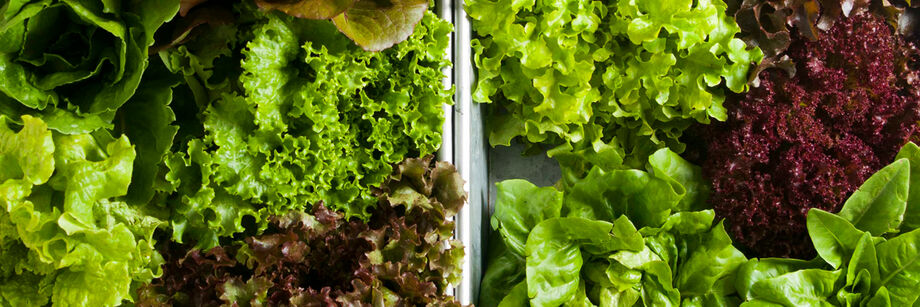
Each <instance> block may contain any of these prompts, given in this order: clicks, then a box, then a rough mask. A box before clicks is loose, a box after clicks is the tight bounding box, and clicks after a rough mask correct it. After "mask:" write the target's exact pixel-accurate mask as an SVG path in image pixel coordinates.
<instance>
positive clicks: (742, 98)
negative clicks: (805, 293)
mask: <svg viewBox="0 0 920 307" xmlns="http://www.w3.org/2000/svg"><path fill="white" fill-rule="evenodd" d="M790 38H791V40H792V44H791V45H790V47H789V48H788V49H787V50H786V51H785V52H784V53H783V55H786V56H788V57H789V58H791V59H792V60H793V61H794V62H795V66H796V70H797V73H796V74H795V75H794V76H792V77H790V76H789V74H787V73H786V72H783V71H779V70H776V69H773V70H768V71H765V72H763V73H762V74H761V75H760V78H761V80H762V84H761V86H760V87H759V88H754V89H752V90H751V91H750V92H748V93H747V94H745V95H736V96H734V97H732V98H730V99H729V101H730V102H729V103H728V104H727V105H726V106H727V108H728V112H729V113H728V114H729V116H728V120H727V121H726V122H724V123H719V124H715V125H712V126H709V127H700V128H699V131H701V132H702V133H700V135H701V136H702V138H701V139H699V140H698V141H696V142H697V151H698V152H702V151H708V153H702V154H700V153H697V154H698V155H701V156H699V157H697V159H699V160H700V161H701V162H702V163H701V164H702V165H703V171H704V174H705V175H706V176H707V177H709V178H710V179H711V181H712V186H713V194H712V195H713V196H712V198H711V202H712V204H713V206H714V208H715V210H716V212H717V214H718V215H720V216H721V217H724V218H725V219H726V223H727V225H728V226H729V232H730V233H731V234H732V235H733V236H734V238H735V240H736V242H739V243H740V244H742V245H744V246H747V247H748V248H750V250H751V251H752V252H753V253H754V254H756V255H758V256H794V257H808V256H812V255H814V250H813V249H812V247H811V245H810V242H809V239H808V236H807V231H806V227H805V216H806V213H807V212H808V210H809V209H810V208H820V209H822V210H826V211H831V212H836V211H838V210H839V209H840V206H841V205H842V203H843V201H844V200H845V199H846V197H847V195H849V194H850V193H851V192H853V191H854V190H855V189H856V188H857V187H858V186H859V185H860V184H861V183H862V182H863V181H865V180H866V179H867V178H868V177H869V176H870V175H871V174H872V173H874V172H875V171H877V170H878V169H879V168H881V167H882V166H884V165H885V164H886V163H888V162H890V161H892V159H893V158H894V157H895V155H896V154H897V152H898V149H899V148H900V147H901V146H902V145H903V144H905V143H906V142H907V141H908V140H909V139H910V138H912V137H915V136H916V135H917V132H918V128H917V121H918V119H920V108H918V101H920V93H918V85H920V79H918V75H917V73H916V71H915V68H916V66H917V60H918V51H917V49H916V48H915V47H914V46H913V45H912V44H911V43H908V42H906V41H905V40H904V39H903V38H902V37H901V36H898V35H896V34H895V33H894V29H893V28H892V27H891V26H890V25H889V24H887V23H886V21H885V19H884V18H882V17H880V16H878V15H874V14H869V13H865V12H862V13H857V14H855V15H851V17H849V18H845V19H841V20H838V21H837V22H836V23H835V24H834V25H833V26H832V27H830V28H829V29H828V30H827V31H824V32H822V33H821V35H820V36H818V39H817V40H816V41H810V40H808V39H807V38H805V37H803V36H802V35H801V34H799V33H798V32H791V36H790ZM691 160H692V158H691Z"/></svg>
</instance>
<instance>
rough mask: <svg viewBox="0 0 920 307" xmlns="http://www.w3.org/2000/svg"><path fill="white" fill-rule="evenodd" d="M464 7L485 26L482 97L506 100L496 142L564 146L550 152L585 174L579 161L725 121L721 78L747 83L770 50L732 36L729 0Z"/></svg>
mask: <svg viewBox="0 0 920 307" xmlns="http://www.w3.org/2000/svg"><path fill="white" fill-rule="evenodd" d="M466 10H467V12H468V14H469V15H470V17H471V18H472V19H473V29H474V30H475V31H476V32H477V33H478V35H479V38H478V39H474V40H473V41H472V46H473V50H474V52H475V63H476V66H477V67H478V80H477V84H476V89H475V92H474V93H473V99H474V100H475V101H477V102H482V103H492V102H494V103H496V106H495V107H493V111H492V114H491V116H490V119H489V122H490V123H489V124H490V125H491V132H490V136H489V140H490V143H491V144H492V145H508V144H509V143H510V141H511V140H512V139H514V138H516V137H519V136H520V137H522V138H523V140H524V141H525V142H526V143H530V144H547V145H551V146H556V145H559V148H556V149H555V150H553V151H551V152H550V154H551V155H553V156H555V157H558V158H560V161H562V163H563V165H564V166H569V165H570V164H568V162H567V161H569V162H571V166H572V167H575V168H578V170H579V171H580V172H582V173H583V172H584V171H586V170H587V169H588V168H589V165H588V166H586V165H583V164H584V163H585V162H579V161H588V163H589V164H593V165H600V166H602V167H604V168H605V169H612V168H614V167H618V166H620V165H622V164H623V163H624V162H625V163H626V164H627V165H628V166H631V167H641V166H642V164H644V161H645V159H646V158H647V157H648V155H650V154H651V153H652V152H654V151H655V150H656V149H659V148H662V147H665V146H667V147H670V148H672V149H674V150H675V151H677V152H681V151H682V150H683V144H682V143H680V142H679V140H678V138H679V137H680V136H681V134H682V132H683V130H684V129H686V128H687V127H688V126H689V125H690V124H692V123H694V122H702V123H708V122H709V121H710V118H714V119H717V120H724V119H725V117H726V114H725V108H724V107H723V106H722V102H723V101H724V99H725V93H724V91H723V89H722V88H723V87H727V88H728V89H729V90H731V91H733V92H742V91H744V90H746V89H747V77H748V70H749V69H750V67H751V65H754V64H757V63H759V61H760V60H761V58H762V57H763V54H762V52H761V51H760V50H759V49H757V48H754V49H750V48H748V47H747V46H746V45H745V43H744V42H743V41H741V40H740V39H737V38H734V36H735V35H736V34H737V33H738V32H739V28H738V25H737V24H735V21H734V20H733V19H732V18H731V17H729V16H727V15H726V14H725V10H726V5H725V3H724V2H723V1H722V0H704V1H690V0H680V1H588V0H555V1H550V0H529V1H528V0H524V1H512V0H473V1H467V5H466ZM573 154H574V155H576V156H578V158H577V159H573V158H572V157H571V155H573Z"/></svg>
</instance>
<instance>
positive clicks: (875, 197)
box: [737, 143, 920, 306]
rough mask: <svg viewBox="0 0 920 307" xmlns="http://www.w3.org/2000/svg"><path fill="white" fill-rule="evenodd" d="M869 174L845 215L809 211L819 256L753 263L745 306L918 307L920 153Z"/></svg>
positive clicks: (746, 269) (743, 283)
mask: <svg viewBox="0 0 920 307" xmlns="http://www.w3.org/2000/svg"><path fill="white" fill-rule="evenodd" d="M897 158H898V160H897V161H895V162H894V163H892V164H890V165H888V166H886V167H885V168H883V169H881V170H879V171H878V172H877V173H875V174H874V175H872V177H870V178H869V180H867V181H866V182H865V183H864V184H863V185H862V186H861V187H860V188H859V190H857V191H856V192H855V193H853V195H852V196H850V198H849V199H847V201H846V204H844V206H843V209H841V211H840V213H838V214H832V213H828V212H827V211H824V210H821V209H811V210H809V211H808V235H809V237H811V241H812V242H813V243H814V247H815V249H816V250H817V251H818V256H819V258H816V259H814V260H812V261H803V260H795V259H783V258H764V259H751V260H750V261H749V262H747V263H745V264H744V265H742V266H741V268H740V269H739V271H738V275H737V289H738V293H739V294H741V295H742V297H743V298H744V299H745V300H746V301H747V302H745V303H744V306H819V305H821V306H827V305H838V306H914V305H916V304H917V302H920V300H918V297H920V292H918V291H917V289H920V229H918V227H920V148H918V147H917V146H916V145H914V144H913V143H909V144H907V145H906V146H905V147H904V148H903V149H902V150H901V152H900V153H898V157H897Z"/></svg>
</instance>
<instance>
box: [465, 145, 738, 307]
mask: <svg viewBox="0 0 920 307" xmlns="http://www.w3.org/2000/svg"><path fill="white" fill-rule="evenodd" d="M647 169H648V172H646V171H641V170H615V171H610V172H608V171H604V170H602V169H600V168H599V167H595V168H592V169H591V171H590V172H589V173H588V175H587V177H585V178H583V179H580V180H576V181H574V182H572V184H571V185H568V186H566V187H565V188H564V190H563V191H557V190H555V189H554V188H551V187H547V188H538V187H536V186H534V185H533V184H531V183H529V182H526V181H523V180H512V181H505V182H502V183H499V184H498V189H499V191H498V199H496V208H495V210H496V214H495V215H493V219H492V226H493V228H495V229H496V230H497V233H498V236H496V237H493V241H492V242H490V252H489V257H488V259H487V263H488V265H487V267H486V273H485V275H484V277H483V282H482V287H481V288H482V289H483V293H484V294H485V295H481V296H480V301H479V305H480V306H520V305H522V304H527V303H529V304H530V305H531V306H559V305H579V306H581V305H600V306H634V305H640V306H667V305H680V304H686V305H705V306H711V305H731V304H737V302H739V301H740V300H741V298H740V297H739V296H737V295H736V294H735V293H736V290H735V287H734V284H733V282H734V277H735V273H736V269H737V268H738V267H739V266H740V265H741V264H742V263H744V262H745V261H746V258H745V257H744V255H743V254H741V252H740V251H738V250H737V249H735V248H734V247H733V246H732V244H731V239H730V238H729V237H728V233H726V231H725V228H724V227H723V225H722V223H715V224H714V223H713V220H714V214H713V212H712V210H701V209H698V208H699V207H700V206H701V205H702V204H704V202H705V192H702V190H705V187H704V186H702V182H703V180H702V177H701V175H700V172H699V169H698V168H696V167H695V166H693V165H692V164H690V163H688V162H687V161H685V160H683V159H682V158H680V157H679V156H678V155H677V154H675V153H673V152H671V151H670V150H668V149H661V150H659V151H657V152H656V153H654V154H653V155H652V158H650V159H649V160H648V166H647ZM694 170H695V171H694ZM522 240H524V242H525V244H524V246H523V250H522V249H521V248H522V247H521V246H519V245H520V244H521V242H522Z"/></svg>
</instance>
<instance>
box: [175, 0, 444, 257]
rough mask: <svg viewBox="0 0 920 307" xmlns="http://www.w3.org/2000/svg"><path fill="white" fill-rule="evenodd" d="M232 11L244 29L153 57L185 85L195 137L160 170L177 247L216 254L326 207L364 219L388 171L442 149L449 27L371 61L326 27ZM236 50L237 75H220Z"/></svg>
mask: <svg viewBox="0 0 920 307" xmlns="http://www.w3.org/2000/svg"><path fill="white" fill-rule="evenodd" d="M238 9H240V10H241V11H242V10H245V11H246V12H248V13H247V14H250V15H253V16H247V14H242V17H241V19H246V18H250V19H251V22H249V23H244V25H243V26H241V27H240V28H238V29H228V28H226V27H215V28H213V33H214V35H202V36H200V37H199V38H198V39H196V40H193V41H190V42H189V44H188V45H186V46H180V47H179V48H177V49H176V51H168V52H165V53H162V54H161V55H163V58H164V59H166V60H167V61H166V62H167V63H168V66H169V67H170V68H171V69H172V70H173V71H176V72H179V73H181V74H182V75H184V76H186V80H187V81H188V83H189V87H190V89H191V91H192V92H193V94H194V102H182V104H184V105H192V106H194V109H197V110H200V111H199V112H200V113H199V114H198V117H199V118H200V123H201V129H202V131H201V132H200V133H201V135H183V133H182V131H180V132H179V134H180V137H181V138H186V139H185V140H182V142H184V143H180V146H177V148H175V149H174V151H173V152H172V153H170V154H169V157H168V158H167V160H166V165H167V166H168V172H166V173H165V181H166V182H168V183H169V185H170V187H169V189H167V190H168V192H169V194H170V195H171V196H170V197H168V199H166V201H165V203H166V206H167V207H169V208H171V209H172V211H173V217H172V218H171V225H172V227H173V240H176V241H177V242H185V241H186V240H192V241H194V242H195V243H196V244H197V246H198V247H201V248H208V247H213V246H216V245H218V243H219V242H218V237H220V236H228V235H231V234H234V233H239V232H243V231H244V230H246V229H247V227H249V228H256V229H264V228H265V227H266V225H267V218H268V217H269V216H272V215H283V214H285V213H286V212H288V211H290V210H304V209H307V208H308V207H309V204H315V203H319V202H320V201H323V202H324V203H325V204H326V206H328V207H329V208H331V209H333V210H336V211H341V212H343V213H344V214H345V217H346V218H349V219H350V218H352V217H358V218H361V219H367V218H368V216H369V213H368V210H369V209H370V208H371V207H373V206H374V205H375V204H376V200H375V198H374V196H373V195H372V194H371V192H370V189H371V187H374V186H377V185H379V184H380V183H382V182H383V181H384V179H385V178H386V176H387V175H388V174H390V173H391V171H392V164H394V163H398V162H400V161H402V160H403V159H404V158H405V157H408V156H420V155H421V156H423V155H427V154H430V153H433V152H434V151H435V150H437V148H438V147H439V146H440V144H441V131H440V129H441V126H442V123H443V120H444V117H443V114H442V109H441V106H442V105H443V104H445V103H450V101H451V100H450V95H451V90H449V89H444V88H443V86H442V85H441V80H442V78H443V73H442V69H443V68H445V67H446V66H447V65H448V63H447V61H446V60H445V56H444V54H445V52H446V49H447V43H448V39H449V36H448V33H449V32H450V30H451V29H450V25H449V24H448V23H446V22H444V21H443V20H440V19H438V18H437V17H435V16H434V14H433V13H426V15H425V17H424V18H423V20H422V22H421V23H420V24H419V26H418V27H416V29H415V32H414V33H413V34H412V35H411V36H410V37H409V39H408V40H406V41H404V42H402V43H400V44H399V45H396V46H395V47H393V48H391V49H387V50H385V51H382V52H376V53H372V52H366V51H364V50H362V49H360V48H358V47H356V46H354V45H353V44H351V43H350V42H349V41H348V39H347V38H346V37H345V36H343V35H342V34H341V33H338V31H337V30H336V29H335V28H334V27H333V26H332V25H331V24H329V23H327V22H323V21H315V20H306V19H297V18H294V17H290V16H287V15H284V14H280V13H277V12H268V13H259V12H255V11H253V8H251V7H246V6H245V5H244V6H240V7H238ZM183 47H185V48H183ZM236 48H239V49H236ZM236 50H239V52H241V57H242V61H241V62H240V65H239V66H238V67H237V68H236V69H226V70H225V71H224V72H221V71H218V67H219V66H220V65H219V63H224V65H226V63H227V62H225V61H226V60H225V59H231V60H232V59H234V53H235V52H236ZM231 63H232V62H231ZM237 75H238V76H239V77H238V78H236V77H235V76H237ZM244 220H245V221H244ZM244 224H245V225H244Z"/></svg>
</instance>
